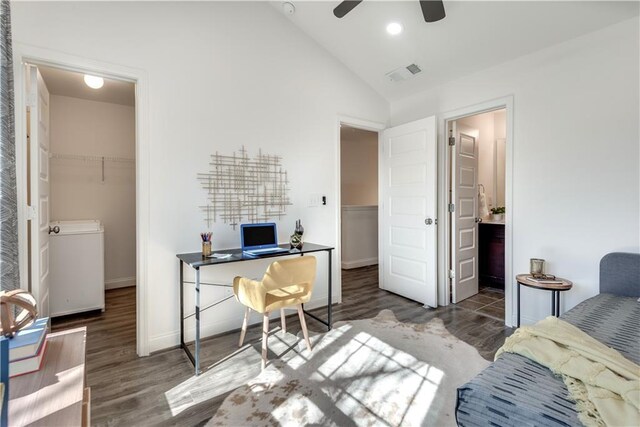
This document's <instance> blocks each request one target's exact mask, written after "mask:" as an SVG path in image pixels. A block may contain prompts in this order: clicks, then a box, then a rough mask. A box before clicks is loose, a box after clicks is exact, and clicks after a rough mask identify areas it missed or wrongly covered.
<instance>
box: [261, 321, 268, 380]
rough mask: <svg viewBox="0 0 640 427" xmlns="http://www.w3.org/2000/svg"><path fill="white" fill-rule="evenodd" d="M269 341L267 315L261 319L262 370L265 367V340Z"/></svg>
mask: <svg viewBox="0 0 640 427" xmlns="http://www.w3.org/2000/svg"><path fill="white" fill-rule="evenodd" d="M268 339H269V313H264V316H263V318H262V369H264V368H266V367H267V340H268Z"/></svg>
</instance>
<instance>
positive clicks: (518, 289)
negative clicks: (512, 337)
mask: <svg viewBox="0 0 640 427" xmlns="http://www.w3.org/2000/svg"><path fill="white" fill-rule="evenodd" d="M517 283H518V286H516V299H517V300H518V326H516V327H517V328H519V327H520V282H517Z"/></svg>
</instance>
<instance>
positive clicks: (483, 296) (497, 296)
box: [456, 285, 504, 320]
mask: <svg viewBox="0 0 640 427" xmlns="http://www.w3.org/2000/svg"><path fill="white" fill-rule="evenodd" d="M456 305H457V306H458V307H462V308H466V309H468V310H472V311H475V312H477V313H480V314H484V315H485V316H489V317H493V318H494V319H499V320H504V290H502V289H497V288H491V287H488V286H482V285H481V286H480V291H479V292H478V293H477V294H476V295H474V296H472V297H471V298H467V299H466V300H464V301H460V302H459V303H458V304H456Z"/></svg>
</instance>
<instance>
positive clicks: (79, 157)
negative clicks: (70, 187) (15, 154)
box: [49, 153, 135, 163]
mask: <svg viewBox="0 0 640 427" xmlns="http://www.w3.org/2000/svg"><path fill="white" fill-rule="evenodd" d="M49 158H50V159H61V160H83V161H87V162H91V161H93V162H103V161H109V162H124V163H135V159H128V158H126V157H109V156H85V155H82V154H60V153H49Z"/></svg>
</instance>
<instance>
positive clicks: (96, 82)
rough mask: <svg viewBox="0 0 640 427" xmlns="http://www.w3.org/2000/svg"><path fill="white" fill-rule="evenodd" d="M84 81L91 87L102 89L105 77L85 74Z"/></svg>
mask: <svg viewBox="0 0 640 427" xmlns="http://www.w3.org/2000/svg"><path fill="white" fill-rule="evenodd" d="M84 82H85V83H86V85H87V86H89V87H90V88H91V89H100V88H101V87H102V86H103V85H104V79H103V78H102V77H98V76H90V75H89V74H85V75H84Z"/></svg>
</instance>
